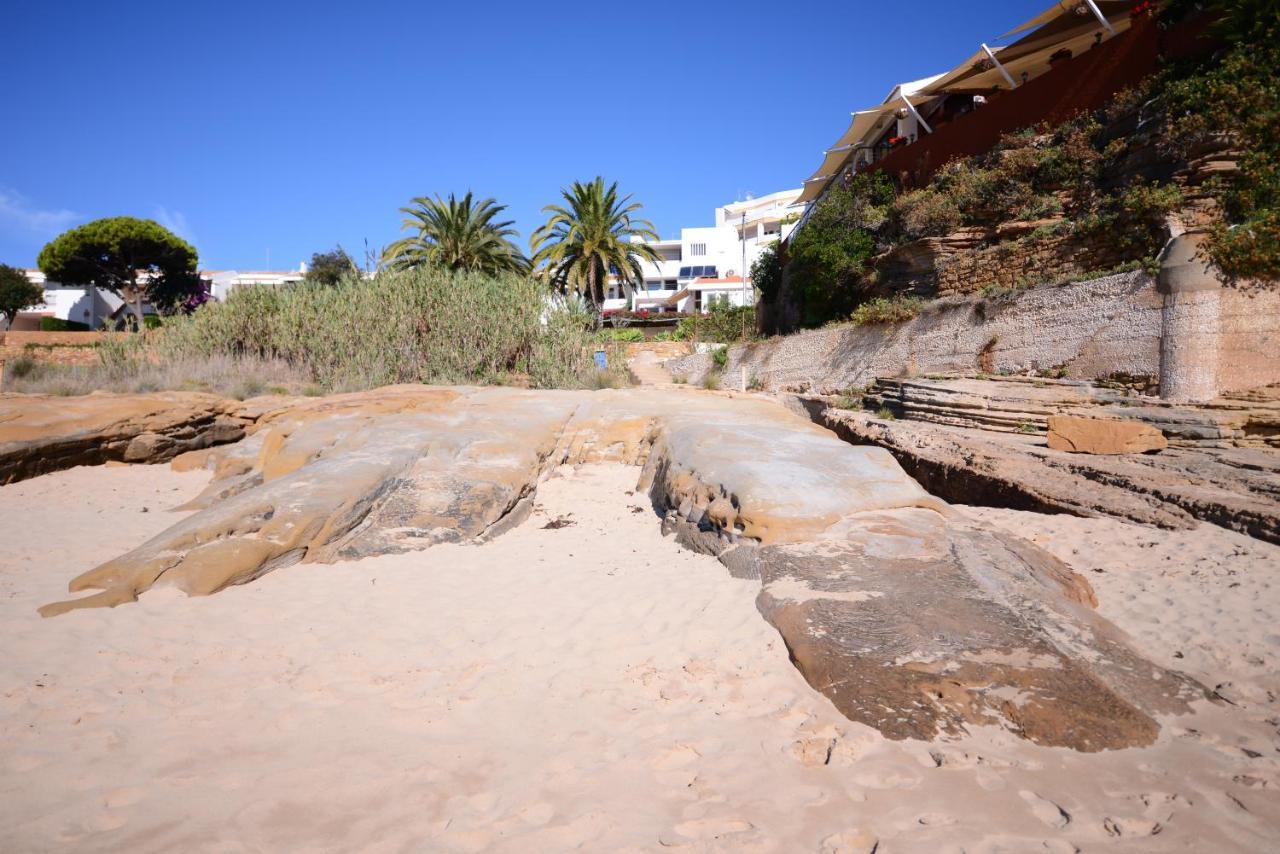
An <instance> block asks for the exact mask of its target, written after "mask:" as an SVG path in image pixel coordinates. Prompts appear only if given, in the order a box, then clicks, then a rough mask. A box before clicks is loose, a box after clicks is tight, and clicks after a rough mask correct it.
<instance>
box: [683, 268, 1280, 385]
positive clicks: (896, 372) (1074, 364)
mask: <svg viewBox="0 0 1280 854" xmlns="http://www.w3.org/2000/svg"><path fill="white" fill-rule="evenodd" d="M1221 301H1222V312H1221V314H1222V318H1223V321H1222V324H1221V327H1220V333H1219V352H1220V353H1221V354H1222V356H1221V358H1220V364H1219V371H1218V374H1219V375H1218V387H1219V389H1220V390H1221V391H1222V392H1231V391H1242V390H1246V389H1250V388H1256V387H1259V386H1263V385H1268V384H1271V383H1277V382H1280V359H1277V358H1276V355H1277V354H1280V290H1277V289H1275V288H1270V289H1258V290H1253V291H1237V290H1232V289H1224V290H1222V291H1221ZM1163 304H1164V300H1163V297H1162V296H1161V295H1160V294H1159V293H1157V291H1156V287H1155V282H1154V280H1153V279H1152V278H1151V277H1150V276H1148V275H1147V274H1145V273H1143V272H1133V273H1122V274H1118V275H1114V276H1107V277H1105V278H1100V279H1095V280H1092V281H1088V282H1077V283H1072V284H1068V285H1058V286H1044V287H1037V288H1030V289H1027V290H1022V291H1015V292H1012V293H1009V294H1005V295H1003V296H999V297H992V298H985V297H974V296H969V297H952V298H947V299H941V300H937V301H936V302H933V303H931V304H929V305H928V306H927V307H926V308H925V310H924V311H923V312H921V314H920V315H919V316H918V317H916V318H914V319H912V320H910V321H907V322H905V323H900V324H878V325H874V326H856V325H853V324H841V325H838V326H828V327H824V328H822V329H815V330H811V331H808V332H801V333H797V334H795V335H788V336H780V337H777V338H770V339H767V340H765V341H760V342H756V343H752V344H747V345H740V346H736V347H733V348H732V349H731V351H730V356H729V362H728V364H727V365H726V367H725V374H726V376H730V377H735V376H737V375H738V374H739V371H740V369H741V368H743V367H746V369H747V375H748V377H754V378H755V380H756V381H757V383H759V384H761V385H763V387H764V388H767V389H770V390H797V391H814V392H819V393H823V394H838V393H840V392H841V391H843V390H845V389H850V388H860V387H863V386H866V385H867V384H868V383H869V382H871V381H872V380H874V379H875V378H876V377H911V376H919V375H921V374H929V373H946V372H975V371H985V372H988V373H998V372H1012V373H1020V372H1025V371H1029V370H1030V371H1037V370H1038V371H1043V372H1046V373H1052V374H1055V375H1060V376H1063V377H1066V378H1071V379H1084V380H1091V379H1098V378H1104V377H1109V376H1112V375H1115V374H1121V375H1124V376H1125V377H1127V378H1129V379H1130V380H1132V379H1133V378H1156V377H1158V376H1159V374H1160V336H1161V332H1162V328H1163V327H1162V309H1163ZM668 368H669V369H670V370H671V371H672V373H673V374H674V375H676V376H680V377H683V378H685V379H687V380H688V381H689V382H698V381H700V380H701V378H702V377H703V375H705V374H706V373H707V372H708V371H709V370H711V369H712V362H711V359H710V357H709V356H706V355H694V356H688V357H685V358H683V359H676V360H673V361H672V362H669V363H668Z"/></svg>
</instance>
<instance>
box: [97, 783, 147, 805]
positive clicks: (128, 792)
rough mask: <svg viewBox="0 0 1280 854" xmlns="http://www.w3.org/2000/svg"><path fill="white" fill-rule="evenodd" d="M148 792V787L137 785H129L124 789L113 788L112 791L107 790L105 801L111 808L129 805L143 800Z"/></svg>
mask: <svg viewBox="0 0 1280 854" xmlns="http://www.w3.org/2000/svg"><path fill="white" fill-rule="evenodd" d="M146 793H147V792H146V789H141V788H138V787H137V786H129V787H126V788H123V789H112V790H111V791H110V792H107V795H106V797H105V798H104V799H103V801H104V802H105V803H106V805H107V807H109V808H110V809H116V808H118V807H127V806H130V805H132V804H136V803H137V802H138V801H140V800H142V797H143V795H145V794H146Z"/></svg>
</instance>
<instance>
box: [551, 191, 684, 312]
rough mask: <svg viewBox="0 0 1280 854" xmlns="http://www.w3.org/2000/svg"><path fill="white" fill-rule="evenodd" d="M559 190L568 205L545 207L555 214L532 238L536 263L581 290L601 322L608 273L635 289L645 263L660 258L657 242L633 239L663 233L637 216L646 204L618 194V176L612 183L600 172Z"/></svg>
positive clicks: (563, 288)
mask: <svg viewBox="0 0 1280 854" xmlns="http://www.w3.org/2000/svg"><path fill="white" fill-rule="evenodd" d="M560 194H561V195H562V196H563V197H564V200H565V203H566V204H564V205H547V206H546V207H545V208H543V209H542V212H543V213H544V214H550V215H551V217H550V218H549V219H548V220H547V222H546V223H545V224H544V225H543V226H542V227H541V228H539V229H537V230H536V231H534V233H533V236H532V237H531V238H530V241H529V243H530V247H531V248H532V249H533V253H534V254H533V265H534V267H536V268H540V269H541V270H542V272H543V273H544V274H545V275H546V276H547V278H548V280H549V281H550V282H551V285H552V286H553V287H555V288H556V289H557V290H559V291H560V292H561V293H565V292H567V291H575V292H577V293H579V294H582V296H584V297H585V298H586V299H587V301H588V302H589V303H590V304H591V307H592V310H593V313H594V314H595V317H596V325H597V326H598V325H599V322H600V308H601V306H602V305H603V304H604V288H605V283H606V281H607V280H608V278H609V275H610V274H612V275H615V276H617V277H618V280H619V281H620V282H621V283H622V286H623V289H624V290H625V291H626V292H627V293H628V294H630V292H631V290H632V288H633V287H634V286H635V285H638V284H640V283H641V282H643V281H644V274H643V273H642V272H641V270H640V262H641V261H651V262H653V263H655V264H657V263H659V261H660V260H661V259H660V258H659V257H658V253H657V252H655V251H654V249H653V247H652V246H649V245H648V244H647V243H641V242H632V240H631V239H632V238H633V237H638V238H640V239H641V240H653V241H656V240H657V239H658V233H657V232H656V231H654V228H653V223H651V222H649V221H648V220H647V219H638V218H636V217H635V214H636V213H637V212H638V211H639V210H641V208H642V205H641V204H640V203H639V202H633V201H631V196H623V197H622V198H619V197H618V183H617V182H616V181H615V182H614V183H612V184H610V185H609V186H608V187H607V188H606V187H605V185H604V178H600V177H597V178H596V179H595V180H594V181H592V182H590V183H588V184H583V183H582V182H580V181H574V182H573V186H572V187H570V188H569V189H567V190H561V191H560Z"/></svg>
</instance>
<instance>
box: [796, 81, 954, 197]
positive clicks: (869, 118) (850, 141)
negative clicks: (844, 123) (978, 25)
mask: <svg viewBox="0 0 1280 854" xmlns="http://www.w3.org/2000/svg"><path fill="white" fill-rule="evenodd" d="M930 79H933V78H930ZM897 91H898V87H894V92H897ZM930 97H931V96H928V95H911V96H909V98H908V100H910V101H911V104H912V106H919V105H921V104H923V103H924V102H926V101H928V100H929V99H930ZM901 106H902V99H901V98H897V99H895V100H892V101H886V102H885V103H883V104H880V105H879V106H877V107H873V108H871V109H869V110H859V111H858V112H856V113H854V114H853V119H852V121H850V122H849V127H848V128H847V129H846V130H845V132H844V133H842V134H840V138H839V139H837V140H836V141H835V142H834V143H832V145H831V147H830V148H828V149H827V150H826V156H825V157H823V158H822V164H821V165H820V166H819V167H818V168H817V170H816V171H815V172H814V173H813V174H812V175H810V176H809V177H808V179H807V180H806V183H808V182H809V181H814V180H817V179H819V178H823V177H830V176H832V175H836V174H838V173H839V171H840V170H841V169H842V168H843V167H844V165H845V163H846V162H847V161H848V160H849V158H850V157H851V156H852V154H853V151H854V149H855V147H856V146H857V145H858V144H859V143H864V142H866V141H867V140H868V139H870V138H871V137H873V136H878V135H879V134H880V133H881V132H882V131H883V130H884V128H885V126H886V124H887V123H888V122H889V121H892V119H893V114H894V113H895V112H896V111H897V110H898V108H899V107H901Z"/></svg>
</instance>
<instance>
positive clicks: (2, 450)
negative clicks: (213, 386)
mask: <svg viewBox="0 0 1280 854" xmlns="http://www.w3.org/2000/svg"><path fill="white" fill-rule="evenodd" d="M239 409H240V406H239V404H237V402H236V401H228V400H223V399H222V398H219V397H215V396H214V395H210V394H196V393H193V392H164V393H159V394H129V395H118V394H90V395H85V396H83V397H55V396H49V395H22V394H5V395H0V483H13V482H14V481H18V480H24V479H26V478H29V477H35V476H36V475H41V474H45V473H47V472H51V471H59V470H61V469H65V468H70V467H72V466H83V465H99V464H101V463H105V462H107V461H111V460H114V461H118V462H166V461H168V460H171V459H173V458H174V457H175V456H177V455H178V454H181V453H184V452H186V451H191V450H195V449H197V448H206V447H209V446H211V445H218V444H222V443H225V442H234V441H236V440H237V439H239V438H241V437H242V436H244V434H245V425H246V424H247V423H249V419H246V418H244V417H243V416H241V415H240V414H239Z"/></svg>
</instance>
